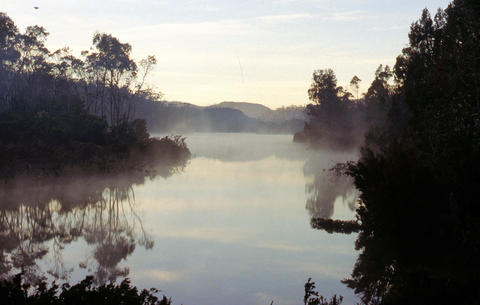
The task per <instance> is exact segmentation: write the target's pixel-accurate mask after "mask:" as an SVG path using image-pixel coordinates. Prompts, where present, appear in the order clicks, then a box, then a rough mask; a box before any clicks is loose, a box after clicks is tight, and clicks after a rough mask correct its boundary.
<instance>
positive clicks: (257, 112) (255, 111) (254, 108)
mask: <svg viewBox="0 0 480 305" xmlns="http://www.w3.org/2000/svg"><path fill="white" fill-rule="evenodd" d="M210 107H218V108H231V109H237V110H240V111H241V112H243V113H244V114H245V115H246V116H249V117H251V118H254V119H259V118H261V117H262V116H264V115H267V114H269V113H270V112H273V110H272V109H270V108H268V107H267V106H265V105H262V104H256V103H245V102H222V103H219V104H215V105H212V106H210Z"/></svg>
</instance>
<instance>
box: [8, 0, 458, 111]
mask: <svg viewBox="0 0 480 305" xmlns="http://www.w3.org/2000/svg"><path fill="white" fill-rule="evenodd" d="M4 2H5V3H2V8H1V9H0V10H2V11H4V12H6V13H7V14H8V15H9V16H10V17H11V18H12V19H13V20H14V21H15V22H16V24H17V25H18V26H19V27H20V28H22V29H23V28H24V27H25V26H27V25H32V24H39V25H43V26H45V27H46V28H47V30H48V31H49V32H50V34H51V35H50V38H49V41H48V46H49V47H50V48H51V49H55V48H59V47H63V46H70V47H71V48H72V49H73V51H74V53H76V54H78V53H79V52H80V51H81V50H84V49H88V48H89V46H90V45H91V38H92V35H93V33H94V32H95V31H100V32H106V33H111V34H113V35H114V36H117V37H118V38H120V39H121V40H122V41H123V42H129V43H130V44H131V45H132V47H133V56H134V57H135V58H136V59H140V58H142V57H144V56H146V55H147V54H154V55H155V56H156V57H157V60H158V65H157V67H156V69H155V71H154V73H153V74H152V76H151V78H150V80H149V82H150V84H151V85H152V86H154V87H155V88H157V89H158V90H160V91H162V92H164V93H165V97H166V99H168V100H178V101H185V102H191V103H194V104H199V105H208V104H213V103H217V102H221V101H226V100H232V101H248V102H257V103H263V104H265V105H267V106H270V107H272V108H275V107H279V106H282V105H291V104H296V105H303V104H306V103H308V96H307V89H308V87H309V85H310V82H311V74H312V72H313V70H314V69H321V68H332V69H333V70H334V71H335V72H336V74H337V77H338V79H339V84H340V85H343V86H346V85H348V83H349V81H350V79H351V78H352V77H353V75H355V74H356V75H358V76H359V77H360V78H361V79H362V81H363V82H362V90H365V88H366V87H368V85H369V84H370V82H371V81H372V79H373V74H374V72H375V69H376V67H377V66H378V65H379V64H390V65H392V64H393V63H394V61H395V57H396V56H397V55H398V54H399V53H400V51H401V49H402V48H403V47H404V46H405V45H406V43H407V34H408V31H409V26H410V24H411V23H412V22H413V21H414V20H416V19H418V17H419V16H420V14H421V10H422V9H423V8H424V7H427V8H429V9H430V10H431V11H436V9H437V8H438V7H442V8H445V7H446V6H447V5H448V3H449V2H450V1H447V0H429V1H426V0H423V1H421V0H406V1H389V0H383V1H382V0H337V1H332V0H268V1H267V0H263V1H262V0H258V1H252V0H243V1H225V0H224V1H220V0H156V1H155V0H139V1H133V0H115V1H113V0H102V1H98V0H83V1H67V0H35V1H33V0H17V1H4ZM34 6H39V9H38V10H34V9H33V7H34Z"/></svg>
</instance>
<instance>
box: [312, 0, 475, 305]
mask: <svg viewBox="0 0 480 305" xmlns="http://www.w3.org/2000/svg"><path fill="white" fill-rule="evenodd" d="M409 41H410V42H409V46H408V47H406V48H405V49H404V50H403V51H402V54H401V55H400V56H399V57H398V58H397V62H396V65H395V67H394V70H393V71H389V70H387V71H385V70H384V71H381V72H380V73H377V79H376V80H375V81H374V83H373V84H372V87H371V90H369V91H368V92H367V94H366V96H365V101H366V102H368V100H369V99H370V100H372V101H376V103H377V104H379V105H382V104H383V105H385V106H386V107H385V108H384V109H383V110H382V109H381V108H380V110H382V111H380V112H379V114H380V118H381V117H382V116H383V118H384V119H379V120H377V124H376V125H375V126H371V128H370V130H369V132H368V133H367V137H366V142H365V145H364V147H363V148H362V152H361V158H360V160H359V161H358V162H356V163H353V164H350V165H349V169H348V173H349V174H350V175H351V176H352V177H353V178H354V182H355V186H356V187H357V188H358V189H359V190H360V191H361V196H360V206H359V208H358V210H357V223H358V225H359V229H360V233H359V236H358V239H357V241H356V248H357V249H358V250H360V251H361V253H360V255H359V257H358V260H357V263H356V264H355V267H354V270H353V272H352V277H351V278H350V279H346V280H345V281H344V282H345V283H346V284H347V285H348V286H349V287H351V288H353V289H354V290H355V292H356V293H357V294H359V296H360V297H361V299H362V301H363V302H364V303H365V304H480V293H479V290H478V287H477V284H478V282H479V281H480V262H479V261H478V257H480V246H479V245H480V216H479V215H480V209H479V205H478V196H477V190H478V188H479V187H480V86H479V85H480V84H479V83H478V82H479V79H480V3H479V2H478V1H470V0H455V1H453V2H452V3H451V4H450V5H449V6H448V8H447V9H445V10H439V11H438V12H437V13H436V15H435V16H434V17H433V18H432V17H431V16H430V14H429V12H428V11H427V10H424V11H423V13H422V16H421V18H420V20H418V21H417V22H415V23H413V24H412V26H411V30H410V34H409ZM382 73H383V76H382ZM392 75H393V76H394V77H395V83H394V85H393V86H390V87H386V86H383V87H384V88H386V89H388V90H386V91H384V92H383V93H382V91H381V90H373V89H374V88H373V87H374V85H375V82H376V81H377V80H378V81H380V82H381V81H382V78H385V77H388V78H390V77H392ZM385 83H386V84H388V82H385ZM378 84H380V85H381V83H378ZM378 87H379V88H380V89H381V87H382V86H378ZM372 113H373V112H372ZM332 225H336V226H337V227H338V228H339V229H340V231H342V230H343V229H342V228H344V226H345V225H344V224H342V223H341V222H339V223H336V222H330V223H329V222H324V223H320V225H319V227H325V228H328V229H329V230H330V231H334V229H332Z"/></svg>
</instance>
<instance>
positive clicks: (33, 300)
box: [0, 273, 172, 305]
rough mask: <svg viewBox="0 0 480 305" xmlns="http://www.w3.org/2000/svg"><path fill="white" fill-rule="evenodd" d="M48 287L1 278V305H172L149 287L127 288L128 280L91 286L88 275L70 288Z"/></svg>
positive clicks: (54, 285) (92, 283)
mask: <svg viewBox="0 0 480 305" xmlns="http://www.w3.org/2000/svg"><path fill="white" fill-rule="evenodd" d="M59 288H60V287H58V285H56V284H55V283H53V284H52V285H50V287H49V285H48V284H47V283H46V282H45V281H39V282H37V283H36V284H34V285H31V284H28V283H25V282H24V281H23V278H22V274H21V273H19V274H17V275H15V276H14V277H13V278H12V279H0V297H1V298H2V304H4V305H47V304H48V305H67V304H68V305H77V304H78V305H84V304H103V305H118V304H125V305H170V304H171V303H172V302H171V300H170V299H168V298H167V297H166V296H163V297H162V298H161V299H160V298H158V297H157V296H156V294H158V292H159V291H158V290H157V289H154V288H151V289H150V290H146V289H143V290H142V291H138V289H137V288H136V287H135V286H131V285H130V281H129V280H128V279H124V280H123V281H122V282H121V283H120V284H115V283H113V282H111V283H109V284H103V285H100V286H96V285H94V280H93V277H91V276H88V277H86V278H85V279H84V280H83V281H81V282H79V283H77V284H75V285H73V286H70V285H69V284H64V285H62V287H61V289H59Z"/></svg>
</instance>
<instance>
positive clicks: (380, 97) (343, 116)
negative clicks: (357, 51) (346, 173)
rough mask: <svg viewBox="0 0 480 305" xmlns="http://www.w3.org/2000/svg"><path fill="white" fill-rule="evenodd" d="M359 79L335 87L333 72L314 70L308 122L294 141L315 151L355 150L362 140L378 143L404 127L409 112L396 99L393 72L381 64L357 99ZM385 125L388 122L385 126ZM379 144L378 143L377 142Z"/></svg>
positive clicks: (309, 91) (307, 108)
mask: <svg viewBox="0 0 480 305" xmlns="http://www.w3.org/2000/svg"><path fill="white" fill-rule="evenodd" d="M360 82H361V80H360V79H359V78H358V77H357V76H354V77H353V78H352V80H351V82H350V87H351V88H352V89H353V90H355V91H357V95H356V96H357V97H356V98H355V97H354V95H353V94H352V93H351V92H349V91H348V90H347V89H346V88H343V87H341V86H338V84H337V78H336V76H335V73H334V71H333V70H332V69H325V70H315V71H314V72H313V81H312V84H311V86H310V88H309V90H308V95H309V98H310V100H311V101H312V103H311V104H309V105H307V107H306V112H307V116H308V120H307V122H306V123H305V126H304V128H303V130H302V131H300V132H297V133H296V134H295V136H294V141H295V142H303V143H307V144H309V145H311V146H313V147H316V148H328V149H334V150H344V151H348V150H353V149H358V148H359V147H360V146H361V145H362V144H364V143H365V141H366V142H367V143H368V144H372V145H375V144H380V142H383V141H384V140H382V139H380V137H382V136H383V137H384V136H387V135H386V134H382V133H383V132H384V131H386V129H387V128H389V129H390V130H388V136H396V135H398V134H399V133H400V131H401V130H402V128H403V127H404V126H405V125H406V122H407V120H408V117H409V110H408V107H407V105H406V104H405V101H404V99H402V98H401V97H400V96H398V94H397V92H398V83H396V79H395V77H394V71H392V70H391V68H390V67H389V66H388V65H387V66H383V65H380V66H379V67H378V68H377V71H376V72H375V78H374V80H373V82H372V84H371V85H370V87H369V89H368V91H367V93H365V94H364V95H363V96H362V97H361V98H358V87H359V83H360ZM387 122H388V123H387ZM377 142H378V143H377Z"/></svg>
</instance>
